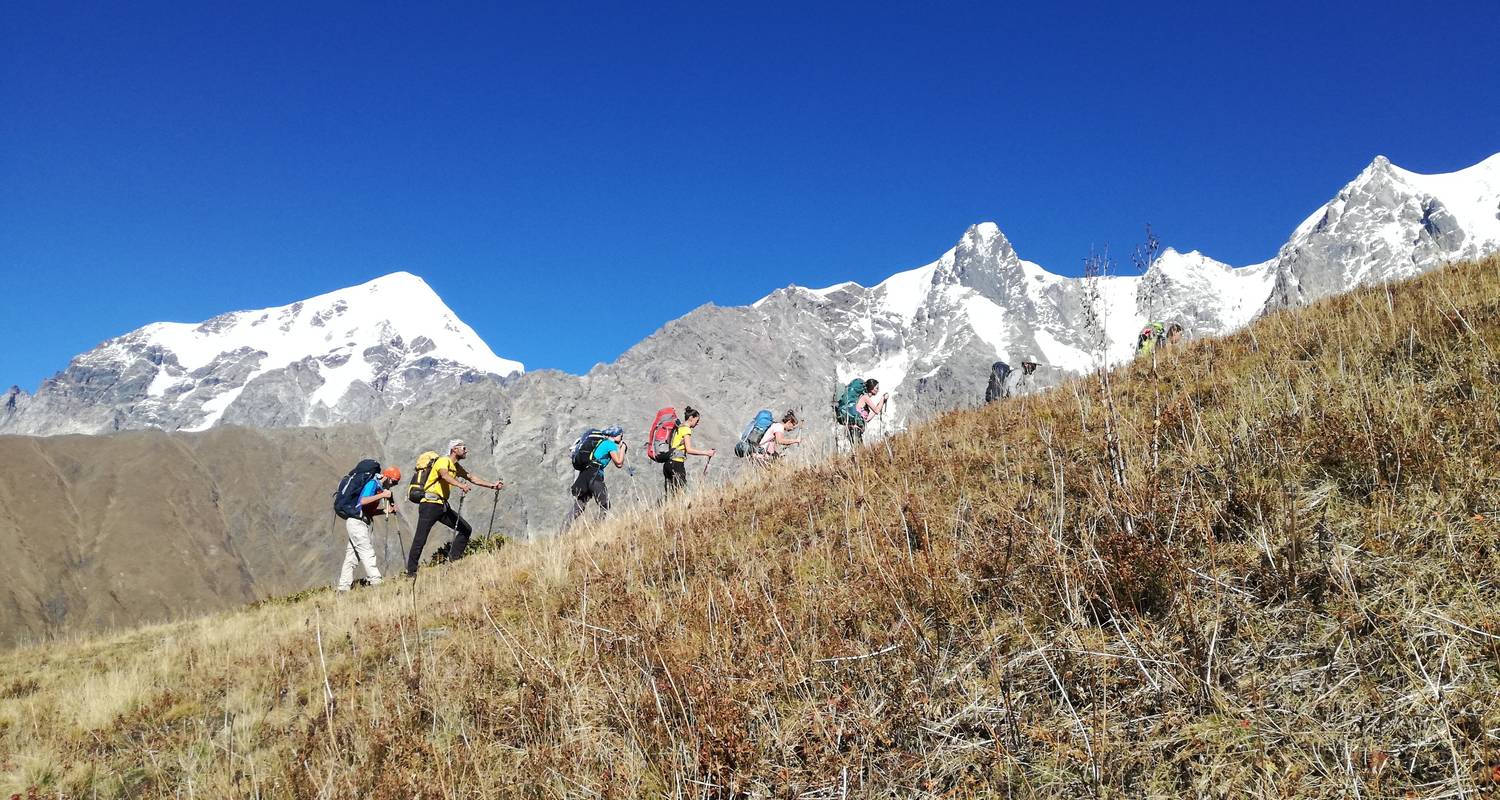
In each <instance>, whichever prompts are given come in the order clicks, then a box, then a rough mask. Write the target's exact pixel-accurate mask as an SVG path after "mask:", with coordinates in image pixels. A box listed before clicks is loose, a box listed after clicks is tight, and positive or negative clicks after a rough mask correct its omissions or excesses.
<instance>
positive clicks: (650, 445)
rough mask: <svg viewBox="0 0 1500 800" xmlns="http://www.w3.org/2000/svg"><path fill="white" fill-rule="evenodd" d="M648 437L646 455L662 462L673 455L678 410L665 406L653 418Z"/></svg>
mask: <svg viewBox="0 0 1500 800" xmlns="http://www.w3.org/2000/svg"><path fill="white" fill-rule="evenodd" d="M649 430H650V433H649V434H648V435H647V439H646V457H647V458H649V459H651V460H652V461H655V462H657V463H662V462H664V461H666V460H667V459H669V458H671V457H672V434H674V433H676V432H677V412H676V411H674V410H673V409H671V408H664V409H662V410H660V411H658V412H656V419H653V420H651V427H650V428H649Z"/></svg>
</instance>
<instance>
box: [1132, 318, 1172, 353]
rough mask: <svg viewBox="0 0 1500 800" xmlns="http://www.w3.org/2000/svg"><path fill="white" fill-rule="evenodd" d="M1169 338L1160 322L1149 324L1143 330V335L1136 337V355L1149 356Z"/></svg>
mask: <svg viewBox="0 0 1500 800" xmlns="http://www.w3.org/2000/svg"><path fill="white" fill-rule="evenodd" d="M1166 338H1167V329H1166V326H1165V325H1162V324H1161V323H1160V322H1151V323H1147V325H1146V327H1144V328H1141V335H1140V336H1138V337H1136V351H1135V352H1136V355H1147V354H1148V353H1151V352H1152V351H1153V350H1155V349H1156V345H1157V344H1158V343H1160V342H1162V341H1163V340H1165V339H1166Z"/></svg>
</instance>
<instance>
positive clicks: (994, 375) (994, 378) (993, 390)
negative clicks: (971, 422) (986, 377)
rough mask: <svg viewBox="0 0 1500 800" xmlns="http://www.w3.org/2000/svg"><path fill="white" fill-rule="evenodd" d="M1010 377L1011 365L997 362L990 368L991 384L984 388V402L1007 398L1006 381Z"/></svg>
mask: <svg viewBox="0 0 1500 800" xmlns="http://www.w3.org/2000/svg"><path fill="white" fill-rule="evenodd" d="M1023 369H1024V367H1023ZM1027 374H1030V373H1027ZM1009 377H1010V365H1009V364H1007V363H1005V362H1004V361H996V362H995V364H994V366H992V367H990V383H989V385H988V386H986V387H984V402H986V403H992V402H994V401H996V400H999V399H1000V398H1002V397H1005V396H1006V394H1007V391H1006V388H1005V379H1006V378H1009Z"/></svg>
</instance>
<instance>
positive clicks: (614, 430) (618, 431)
mask: <svg viewBox="0 0 1500 800" xmlns="http://www.w3.org/2000/svg"><path fill="white" fill-rule="evenodd" d="M602 433H603V434H604V435H605V436H609V437H611V438H613V437H615V436H624V435H625V429H624V428H621V427H620V426H619V425H611V426H609V427H608V428H605V429H604V430H603V431H602Z"/></svg>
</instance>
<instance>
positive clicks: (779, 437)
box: [755, 411, 802, 464]
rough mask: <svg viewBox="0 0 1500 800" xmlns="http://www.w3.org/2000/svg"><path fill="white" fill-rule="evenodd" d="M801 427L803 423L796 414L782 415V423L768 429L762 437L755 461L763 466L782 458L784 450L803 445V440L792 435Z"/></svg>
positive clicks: (756, 450) (789, 412) (790, 412)
mask: <svg viewBox="0 0 1500 800" xmlns="http://www.w3.org/2000/svg"><path fill="white" fill-rule="evenodd" d="M799 425H801V423H800V422H799V421H798V420H797V415H796V413H795V412H792V411H788V412H786V413H785V414H782V415H781V421H780V422H778V423H776V424H774V425H772V426H771V427H769V428H767V429H766V433H765V435H764V436H762V437H760V446H759V447H757V448H756V449H755V460H756V461H758V462H760V463H762V464H765V463H768V462H769V461H771V460H772V459H775V458H778V457H780V456H781V450H782V448H784V447H791V446H792V445H794V444H802V440H801V439H798V438H792V436H791V435H790V434H791V433H792V432H793V431H795V430H797V427H798V426H799Z"/></svg>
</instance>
